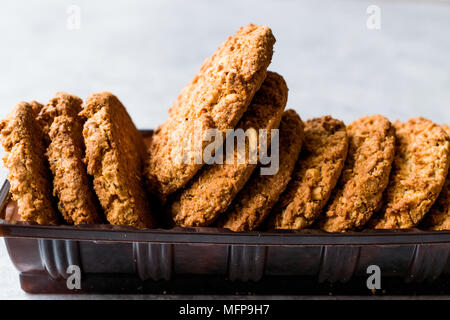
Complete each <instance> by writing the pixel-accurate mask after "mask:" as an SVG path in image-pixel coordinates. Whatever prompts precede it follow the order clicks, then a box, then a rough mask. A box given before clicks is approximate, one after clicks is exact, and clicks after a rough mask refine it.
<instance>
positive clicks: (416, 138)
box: [371, 118, 450, 229]
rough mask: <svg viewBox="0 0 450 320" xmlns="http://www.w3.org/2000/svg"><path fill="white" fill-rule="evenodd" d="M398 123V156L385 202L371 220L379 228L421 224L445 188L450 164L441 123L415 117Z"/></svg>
mask: <svg viewBox="0 0 450 320" xmlns="http://www.w3.org/2000/svg"><path fill="white" fill-rule="evenodd" d="M394 127H395V135H396V146H395V160H394V165H393V170H392V174H391V177H390V181H389V185H388V188H387V189H386V193H385V195H384V206H383V208H382V210H381V211H380V213H379V215H377V217H376V219H374V220H373V221H372V222H371V226H373V227H375V228H376V229H405V228H412V227H415V226H417V224H418V223H419V222H420V221H421V220H422V218H423V217H424V215H425V214H426V213H427V212H428V211H429V210H430V208H431V206H432V205H433V204H434V202H435V201H436V199H437V197H438V195H439V193H440V192H441V190H442V186H443V185H444V182H445V178H446V177H447V172H448V167H449V161H450V158H449V152H450V142H449V138H448V136H447V134H446V133H445V131H444V130H443V129H442V128H441V127H440V126H438V125H437V124H435V123H433V122H432V121H430V120H427V119H424V118H414V119H410V120H409V121H408V122H405V123H402V122H399V121H397V122H396V123H395V124H394Z"/></svg>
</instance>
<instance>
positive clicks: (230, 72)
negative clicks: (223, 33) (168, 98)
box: [0, 24, 287, 228]
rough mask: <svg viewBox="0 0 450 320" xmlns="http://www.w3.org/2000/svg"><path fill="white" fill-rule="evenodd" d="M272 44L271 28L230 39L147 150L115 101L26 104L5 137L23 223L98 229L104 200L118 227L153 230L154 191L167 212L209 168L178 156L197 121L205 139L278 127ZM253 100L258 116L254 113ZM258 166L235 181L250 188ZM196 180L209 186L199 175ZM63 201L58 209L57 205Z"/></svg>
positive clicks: (279, 100)
mask: <svg viewBox="0 0 450 320" xmlns="http://www.w3.org/2000/svg"><path fill="white" fill-rule="evenodd" d="M274 43H275V38H274V37H273V35H272V32H271V30H270V28H268V27H266V26H256V25H252V24H250V25H248V26H245V27H242V28H240V29H239V30H238V31H237V32H236V34H234V35H233V36H230V37H229V38H228V39H227V40H226V41H225V42H224V43H223V44H222V45H221V46H220V47H219V48H218V49H217V51H216V52H215V53H214V54H213V55H212V56H211V57H210V58H208V59H206V60H205V62H204V63H203V65H202V66H201V68H200V71H199V72H198V73H197V75H196V76H195V77H194V79H193V80H192V81H191V82H190V83H189V84H188V85H187V86H186V87H185V88H184V89H183V91H182V93H181V94H180V96H179V97H178V99H177V101H176V102H175V104H174V105H173V106H172V107H171V108H170V110H169V118H168V120H167V121H166V122H165V123H164V124H162V125H161V126H160V127H159V128H158V129H157V130H156V131H155V132H154V134H153V135H152V138H151V140H150V143H149V144H148V150H146V147H145V146H144V142H143V139H142V136H141V135H140V134H139V132H138V131H137V130H136V128H135V126H134V124H133V122H132V121H131V119H130V117H129V116H128V114H127V112H126V110H125V108H124V107H123V105H122V104H121V103H120V101H119V100H118V99H117V98H116V97H115V96H114V95H112V94H110V93H100V94H94V95H92V96H90V97H89V98H88V99H87V101H86V103H85V105H84V106H83V107H82V101H81V100H80V99H79V98H77V97H74V96H70V95H67V94H62V93H61V94H58V95H57V97H55V98H54V99H53V100H52V101H50V103H49V104H48V105H47V106H45V107H43V106H42V105H40V104H38V103H35V102H33V103H29V104H28V103H20V104H19V105H18V106H17V107H16V108H15V109H14V110H13V111H12V112H11V113H10V114H9V115H8V117H7V118H6V119H5V120H4V121H3V122H2V124H1V125H0V129H1V140H2V143H3V146H4V148H5V158H4V163H5V166H6V167H7V168H8V169H9V176H8V178H9V181H10V183H11V194H12V196H13V199H14V200H16V201H17V206H18V209H19V211H20V217H21V219H22V220H26V221H34V222H37V223H40V224H57V223H59V221H60V220H61V219H60V218H59V213H58V211H59V212H60V213H61V214H62V216H63V217H64V218H65V220H66V222H67V223H74V224H86V223H88V224H89V223H96V222H99V221H100V220H101V219H102V216H103V215H102V214H99V212H101V210H99V209H98V208H96V206H95V203H96V202H99V203H100V206H101V208H102V209H103V211H104V215H105V216H106V220H107V221H108V222H109V223H111V224H120V225H131V226H135V227H138V228H144V227H154V226H155V222H154V219H153V217H152V214H151V213H150V211H151V210H150V203H149V197H148V194H147V192H146V190H147V191H149V193H150V194H151V195H153V196H154V198H155V199H159V202H161V203H163V204H164V203H165V202H166V199H167V198H168V197H169V196H172V194H174V193H175V192H176V191H178V190H180V189H182V188H184V187H185V186H186V184H187V183H188V182H190V183H191V184H192V183H193V180H194V179H193V178H194V176H196V173H197V172H198V171H200V169H201V168H202V165H203V164H202V163H200V164H198V163H185V162H178V161H176V159H175V158H176V157H178V156H179V154H180V153H181V152H182V150H180V149H179V148H178V147H179V146H180V141H182V140H183V138H184V137H185V136H187V135H190V134H195V131H196V130H197V129H198V127H196V126H197V124H198V123H200V129H201V130H202V131H206V129H210V128H214V129H217V130H219V131H220V132H222V133H224V132H225V131H226V130H227V129H230V128H235V127H236V126H237V125H240V126H243V127H248V126H261V128H267V129H272V128H277V127H278V124H279V122H280V118H281V113H282V110H283V109H284V107H285V104H286V100H287V87H286V84H285V83H284V80H283V79H282V78H281V77H280V76H278V75H276V74H271V75H270V76H268V77H266V75H267V67H268V65H269V64H270V62H271V59H272V54H273V45H274ZM263 82H264V83H265V84H266V85H263ZM262 86H263V87H264V89H261V90H260V88H261V87H262ZM279 88H280V90H281V91H282V92H278V89H279ZM257 91H258V92H259V94H258V95H257V96H256V97H255V94H256V92H257ZM272 100H274V105H272ZM275 100H276V101H275ZM252 101H253V102H252ZM251 102H252V105H253V108H250V110H248V111H247V109H248V108H249V105H250V103H251ZM266 106H267V108H266ZM40 109H42V110H40ZM244 114H245V116H244V117H243V115H244ZM241 118H242V119H241ZM238 123H239V124H238ZM81 131H82V132H81ZM22 138H24V139H22ZM205 145H206V142H205V144H204V145H203V146H202V148H204V147H205ZM146 151H148V153H147V152H146ZM23 164H26V165H23ZM47 167H49V168H50V169H51V170H48V169H47ZM253 167H254V165H249V166H247V168H235V170H234V171H233V170H230V172H228V174H229V175H233V174H234V175H235V176H236V179H237V180H236V181H237V184H240V185H241V186H243V185H244V183H245V181H246V179H247V178H246V177H247V176H249V175H250V174H251V172H252V169H253ZM208 169H210V170H209V171H213V170H214V168H208ZM49 171H50V172H49ZM205 171H207V170H206V169H205ZM218 174H220V173H218ZM209 175H210V173H209V172H206V173H205V174H204V176H209ZM144 176H145V177H144ZM196 179H198V180H199V181H202V180H201V175H200V174H199V178H196ZM91 180H92V181H91ZM144 180H145V181H146V183H145V182H144ZM230 181H234V180H233V178H232V179H231V180H230ZM91 185H92V186H93V188H92V187H90V186H91ZM144 185H146V188H145V187H144ZM92 189H93V190H94V191H95V195H94V194H93V193H94V192H93V191H92ZM51 190H53V195H52V193H51ZM187 193H188V191H186V194H187ZM53 196H54V198H53ZM216 197H217V199H220V198H221V195H220V194H217V196H216ZM226 198H229V199H231V198H232V197H230V196H228V197H226ZM97 200H98V201H97ZM55 201H57V202H58V205H57V207H58V210H55V209H54V207H53V206H52V203H53V202H55ZM199 202H201V199H199ZM97 207H99V206H98V205H97ZM173 207H174V208H175V207H176V204H174V205H173ZM224 207H225V206H224ZM180 219H182V218H181V214H180Z"/></svg>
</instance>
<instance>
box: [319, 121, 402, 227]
mask: <svg viewBox="0 0 450 320" xmlns="http://www.w3.org/2000/svg"><path fill="white" fill-rule="evenodd" d="M347 134H348V137H349V151H348V155H347V159H346V161H345V165H344V169H343V171H342V175H341V177H340V179H339V181H338V185H337V187H336V188H335V189H334V190H333V193H332V196H331V199H330V201H329V203H328V205H327V207H326V208H325V210H324V215H323V217H321V220H320V221H319V226H320V228H321V229H323V230H325V231H329V232H344V231H349V230H353V229H357V228H360V227H362V226H363V225H364V224H366V222H367V221H368V220H369V219H370V218H371V216H372V215H373V213H374V212H375V211H376V210H378V209H379V208H380V206H381V199H382V195H383V191H384V190H385V189H386V186H387V184H388V181H389V173H390V171H391V168H392V161H393V159H394V150H395V136H394V129H393V127H392V125H391V123H390V122H389V120H388V119H386V118H385V117H383V116H380V115H375V116H366V117H363V118H361V119H359V120H356V121H354V122H353V123H352V124H350V125H349V126H348V127H347Z"/></svg>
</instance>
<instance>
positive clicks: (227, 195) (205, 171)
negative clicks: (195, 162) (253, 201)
mask: <svg viewBox="0 0 450 320" xmlns="http://www.w3.org/2000/svg"><path fill="white" fill-rule="evenodd" d="M287 93H288V89H287V86H286V83H285V81H284V79H283V78H282V77H281V76H279V75H278V74H276V73H273V72H268V73H267V78H266V80H265V81H264V83H263V85H262V86H261V89H260V90H259V91H258V92H257V93H256V95H255V97H254V99H253V101H252V103H251V105H250V107H249V109H248V110H247V112H246V113H245V115H244V116H243V117H242V119H241V121H240V122H239V124H238V126H237V128H240V129H243V130H244V131H246V130H248V129H254V130H256V132H258V130H259V129H267V130H268V132H269V134H270V130H271V129H276V128H278V126H279V124H280V120H281V116H282V113H283V109H284V107H285V105H286V101H287ZM269 139H270V136H269ZM269 141H270V140H269ZM245 150H246V154H247V153H248V150H249V143H248V139H246V145H245ZM237 158H238V152H237V150H235V152H234V164H227V163H223V164H212V165H205V166H204V168H202V170H201V171H200V172H199V173H198V174H197V175H196V176H195V177H194V179H192V180H191V181H190V182H189V184H188V185H187V186H186V187H185V188H184V189H183V190H182V191H181V192H180V194H178V195H177V196H176V197H175V199H174V201H173V202H172V203H170V205H169V209H168V210H169V213H170V215H171V217H172V219H173V221H174V222H175V223H176V224H177V225H180V226H207V225H210V224H211V223H213V222H214V220H215V219H216V218H217V217H218V216H219V215H220V214H221V213H223V212H224V211H225V210H226V209H227V208H228V207H229V205H230V204H231V201H232V200H233V199H234V197H235V196H236V194H237V193H238V192H239V191H240V190H241V189H242V187H243V186H244V184H245V183H246V182H247V180H248V179H249V178H250V176H251V174H252V171H253V170H254V169H255V167H256V164H253V163H250V161H249V157H248V156H246V157H245V161H244V163H238V161H237Z"/></svg>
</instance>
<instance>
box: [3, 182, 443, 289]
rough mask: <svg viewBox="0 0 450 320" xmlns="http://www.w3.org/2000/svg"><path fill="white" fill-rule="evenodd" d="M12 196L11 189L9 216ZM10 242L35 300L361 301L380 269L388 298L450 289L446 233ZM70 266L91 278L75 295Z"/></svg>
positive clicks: (149, 234)
mask: <svg viewBox="0 0 450 320" xmlns="http://www.w3.org/2000/svg"><path fill="white" fill-rule="evenodd" d="M8 195H9V183H8V181H6V182H5V183H4V184H3V186H2V188H1V190H0V203H1V205H2V213H3V214H4V208H5V205H6V203H7V202H8V199H9V196H8ZM2 217H4V215H3V216H2ZM0 235H1V236H3V237H4V238H5V243H6V247H7V250H8V253H9V256H10V258H11V260H12V262H13V264H14V266H15V267H16V268H17V270H18V271H19V273H20V280H21V287H22V289H23V290H25V291H26V292H30V293H62V292H67V293H74V292H78V293H79V292H101V293H117V292H129V293H143V292H153V293H166V292H167V293H216V294H219V293H261V294H274V293H277V294H305V293H306V294H327V293H328V292H340V293H344V294H361V293H368V292H370V291H369V290H368V289H367V286H366V279H367V277H368V274H367V267H368V266H370V265H377V266H379V267H380V270H381V275H382V279H383V286H382V288H384V289H386V288H390V290H391V292H398V293H399V294H400V293H401V294H404V293H410V292H411V290H416V289H417V290H422V291H424V290H425V291H427V290H428V291H429V292H430V293H433V294H435V293H436V291H437V290H438V291H439V293H442V292H444V293H447V291H448V290H447V288H449V287H450V286H448V285H447V284H448V283H449V280H448V279H447V277H448V276H446V275H447V274H450V263H449V261H448V260H449V259H448V258H449V253H450V232H446V231H442V232H425V231H421V230H416V229H414V230H404V231H373V230H370V231H364V232H349V233H345V234H335V233H325V232H322V231H319V230H303V231H279V232H238V233H235V232H232V231H229V230H224V229H218V228H173V229H170V230H164V229H154V230H136V229H134V228H131V227H119V226H111V225H89V226H40V225H33V224H29V223H25V222H16V223H10V222H8V221H6V220H0ZM70 265H77V266H79V267H80V269H81V275H82V277H81V283H82V285H81V289H80V290H77V289H75V290H71V289H68V288H67V285H66V282H67V281H66V279H67V278H68V277H69V276H70V274H68V273H67V272H66V271H67V268H68V266H70ZM386 279H387V281H386ZM433 281H434V282H433ZM417 283H421V284H420V285H417ZM427 288H428V289H427ZM428 291H427V292H428ZM383 292H385V291H383Z"/></svg>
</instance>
